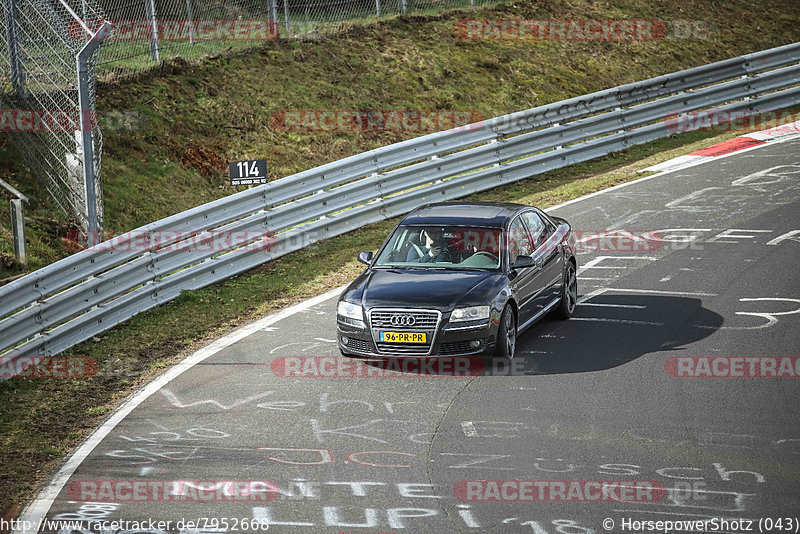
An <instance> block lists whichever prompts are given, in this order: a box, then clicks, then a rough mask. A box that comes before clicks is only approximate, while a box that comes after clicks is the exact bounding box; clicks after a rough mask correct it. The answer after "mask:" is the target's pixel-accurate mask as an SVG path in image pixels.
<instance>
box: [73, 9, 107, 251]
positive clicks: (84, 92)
mask: <svg viewBox="0 0 800 534" xmlns="http://www.w3.org/2000/svg"><path fill="white" fill-rule="evenodd" d="M110 33H111V25H110V24H109V23H107V22H103V24H102V25H101V26H100V28H98V30H97V33H95V34H94V35H93V36H92V38H91V39H89V41H87V42H86V44H85V45H84V47H83V48H81V50H80V52H78V54H77V57H76V62H77V65H78V111H79V116H80V122H81V123H80V138H81V152H82V159H83V187H84V193H85V195H84V198H85V201H86V233H87V236H88V240H87V245H88V246H89V247H92V246H94V245H96V244H97V243H99V237H100V231H102V228H101V227H100V225H99V224H98V217H97V191H96V189H95V175H94V146H93V142H94V141H93V134H92V130H93V127H94V124H93V122H94V121H93V118H94V109H92V105H91V98H90V94H89V75H90V72H89V60H90V59H91V57H92V54H94V52H95V50H97V48H98V47H99V46H100V43H101V42H102V40H103V39H104V38H105V37H107V36H108V34H110Z"/></svg>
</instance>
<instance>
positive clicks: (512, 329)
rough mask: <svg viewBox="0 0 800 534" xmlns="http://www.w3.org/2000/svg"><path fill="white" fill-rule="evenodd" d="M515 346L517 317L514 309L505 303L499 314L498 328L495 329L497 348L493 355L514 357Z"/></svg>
mask: <svg viewBox="0 0 800 534" xmlns="http://www.w3.org/2000/svg"><path fill="white" fill-rule="evenodd" d="M516 346H517V317H516V315H515V314H514V309H513V308H512V307H511V306H509V305H506V307H505V309H504V310H503V314H502V315H501V316H500V328H499V329H498V331H497V349H495V356H497V357H498V358H501V359H503V360H511V359H513V358H514V349H516Z"/></svg>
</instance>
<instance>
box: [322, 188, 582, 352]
mask: <svg viewBox="0 0 800 534" xmlns="http://www.w3.org/2000/svg"><path fill="white" fill-rule="evenodd" d="M358 259H359V261H361V262H362V263H365V264H367V265H368V268H367V269H366V270H365V271H364V272H363V273H361V275H360V276H358V278H356V279H355V280H354V281H353V282H352V283H351V284H350V285H349V286H348V287H347V289H345V291H344V292H343V293H342V296H341V297H340V298H339V302H338V305H337V318H336V324H337V329H338V341H339V348H340V350H341V352H342V354H343V355H355V356H372V357H403V356H413V357H426V356H461V355H482V356H493V355H496V356H498V357H501V358H506V359H510V358H513V357H514V350H515V347H516V341H517V336H518V335H519V333H520V332H522V331H523V330H525V329H526V328H528V327H529V326H531V325H532V324H534V323H535V322H536V321H537V320H539V319H541V318H542V317H544V316H545V315H546V314H547V313H549V312H552V313H553V314H554V315H555V316H557V317H560V318H565V319H566V318H569V317H571V316H572V313H573V311H574V310H575V304H576V300H577V289H578V288H577V276H576V270H577V261H576V259H575V251H574V249H573V247H572V245H571V244H570V226H569V224H568V223H567V221H565V220H564V219H560V218H558V217H552V216H550V215H548V214H546V213H544V212H543V211H541V210H539V209H537V208H534V207H531V206H525V205H521V204H511V203H502V202H443V203H438V204H429V205H426V206H422V207H420V208H417V209H416V210H414V211H412V212H411V213H409V214H408V215H407V216H406V217H405V218H404V219H403V220H402V221H400V223H399V224H398V225H397V226H396V227H395V228H394V230H393V231H392V233H391V235H390V236H389V237H388V239H386V241H385V242H384V243H383V246H381V248H380V250H379V251H378V253H377V254H376V255H373V253H372V252H371V251H365V252H362V253H361V254H359V256H358Z"/></svg>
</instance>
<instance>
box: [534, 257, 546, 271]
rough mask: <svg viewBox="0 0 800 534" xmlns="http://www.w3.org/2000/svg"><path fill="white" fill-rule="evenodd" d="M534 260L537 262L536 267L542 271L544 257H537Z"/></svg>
mask: <svg viewBox="0 0 800 534" xmlns="http://www.w3.org/2000/svg"><path fill="white" fill-rule="evenodd" d="M533 261H535V262H536V268H537V269H539V270H540V271H541V270H542V266H543V265H544V262H543V261H542V258H536V259H535V260H533Z"/></svg>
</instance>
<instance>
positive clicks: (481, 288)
mask: <svg viewBox="0 0 800 534" xmlns="http://www.w3.org/2000/svg"><path fill="white" fill-rule="evenodd" d="M501 277H502V274H501V273H496V272H485V271H442V270H434V269H431V270H422V269H420V270H412V269H374V270H367V271H365V272H364V273H363V274H362V275H361V276H359V277H358V278H357V279H356V280H354V282H353V284H352V285H351V286H350V291H349V292H348V293H349V295H350V299H348V300H351V299H352V300H358V299H360V300H361V303H362V305H363V306H364V307H365V308H367V309H369V308H375V307H401V308H402V307H415V308H431V309H437V310H442V311H448V310H451V309H453V308H454V307H455V306H456V305H462V306H471V305H476V304H488V303H489V300H491V299H489V297H488V295H487V293H489V292H490V290H491V289H492V288H493V287H495V286H496V285H497V282H498V281H499V280H500V278H501ZM487 299H488V300H487Z"/></svg>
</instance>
